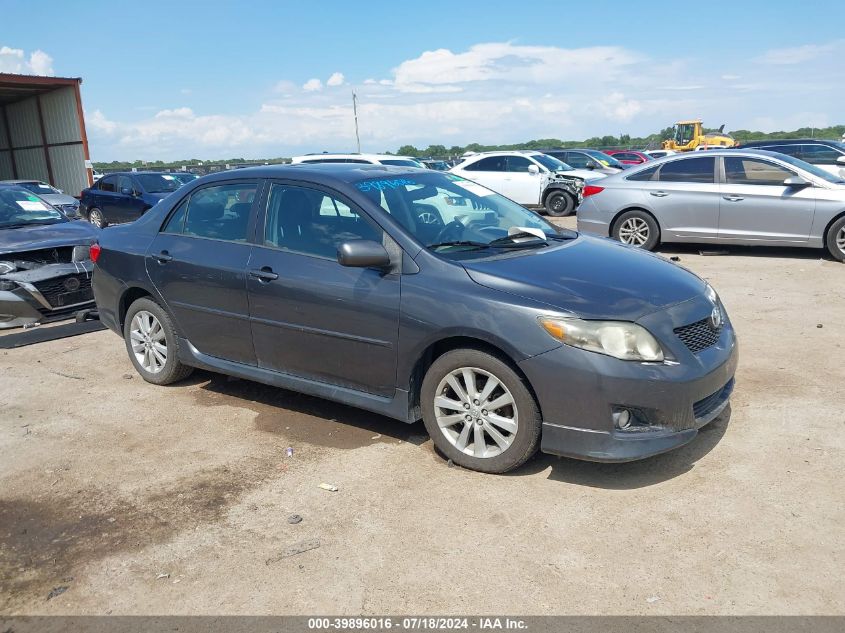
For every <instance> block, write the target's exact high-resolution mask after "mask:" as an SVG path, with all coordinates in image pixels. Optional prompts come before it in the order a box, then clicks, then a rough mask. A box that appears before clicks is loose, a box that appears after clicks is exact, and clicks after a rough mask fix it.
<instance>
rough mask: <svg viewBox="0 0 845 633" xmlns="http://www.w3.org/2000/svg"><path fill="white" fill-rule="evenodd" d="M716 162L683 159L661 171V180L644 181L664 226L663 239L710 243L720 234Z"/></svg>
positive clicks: (651, 204) (647, 199)
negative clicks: (709, 241)
mask: <svg viewBox="0 0 845 633" xmlns="http://www.w3.org/2000/svg"><path fill="white" fill-rule="evenodd" d="M715 165H716V161H715V159H714V158H713V157H712V156H711V157H695V158H683V159H680V160H675V161H672V162H669V163H665V164H664V165H662V166H661V167H660V168H659V171H658V173H657V178H658V180H656V181H651V180H649V181H645V182H643V187H642V190H643V193H644V196H645V203H644V204H647V205H648V206H649V207H650V208H651V209H652V210H653V211H654V213H655V216H656V217H657V220H658V222H659V223H660V231H661V239H663V240H665V241H672V240H679V241H684V242H690V241H693V242H694V241H708V240H713V239H716V236H717V234H718V231H719V194H720V190H719V185H717V184H716V182H715Z"/></svg>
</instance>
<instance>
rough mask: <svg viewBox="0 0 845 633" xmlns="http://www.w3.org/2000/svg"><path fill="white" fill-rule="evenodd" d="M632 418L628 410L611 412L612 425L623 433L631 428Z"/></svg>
mask: <svg viewBox="0 0 845 633" xmlns="http://www.w3.org/2000/svg"><path fill="white" fill-rule="evenodd" d="M633 418H634V416H632V415H631V412H630V411H628V409H620V410H619V411H614V412H613V425H614V426H615V427H616V428H617V429H619V430H620V431H624V430H625V429H627V428H629V427H630V426H631V421H632V420H633Z"/></svg>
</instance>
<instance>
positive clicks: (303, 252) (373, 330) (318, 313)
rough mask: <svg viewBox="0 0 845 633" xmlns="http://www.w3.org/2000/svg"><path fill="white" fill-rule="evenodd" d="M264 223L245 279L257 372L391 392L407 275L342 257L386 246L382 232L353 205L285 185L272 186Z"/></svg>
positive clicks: (336, 198)
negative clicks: (341, 252) (349, 250)
mask: <svg viewBox="0 0 845 633" xmlns="http://www.w3.org/2000/svg"><path fill="white" fill-rule="evenodd" d="M326 200H328V201H329V202H330V204H326ZM334 208H336V209H337V212H336V213H335V214H334V215H332V214H331V213H330V211H331V210H332V209H334ZM327 210H328V211H327ZM265 225H266V228H265V231H264V245H263V246H257V247H256V248H255V249H254V251H253V254H252V257H251V259H250V263H249V269H250V271H254V272H253V274H252V276H250V277H249V279H248V288H249V303H250V315H251V320H252V333H253V340H254V342H255V350H256V353H257V360H258V365H259V366H260V367H265V368H268V369H274V370H277V371H282V372H285V373H290V374H293V375H296V376H300V377H303V378H309V379H313V380H319V381H322V382H328V383H331V384H336V385H338V386H342V387H349V388H353V389H358V390H361V391H366V392H369V393H375V394H379V395H385V396H390V395H392V394H393V392H394V390H395V385H396V354H397V343H398V332H399V289H400V285H401V283H400V282H401V276H400V275H399V274H394V273H390V274H386V273H385V272H384V271H380V270H374V269H367V268H347V267H344V266H341V265H340V264H338V263H337V259H336V249H337V244H338V243H339V242H343V241H347V240H352V239H374V240H378V241H381V240H382V232H381V230H380V229H378V228H376V227H375V226H374V225H372V224H370V222H369V220H367V219H366V218H365V217H364V216H363V214H362V212H361V211H360V210H359V209H356V208H354V206H353V205H352V204H351V203H349V201H348V200H343V199H341V198H339V197H335V196H330V195H328V193H327V192H324V191H319V190H317V189H306V188H302V187H296V186H289V185H284V184H281V183H276V184H273V185H272V187H271V189H270V193H269V195H268V197H267V213H266V220H265Z"/></svg>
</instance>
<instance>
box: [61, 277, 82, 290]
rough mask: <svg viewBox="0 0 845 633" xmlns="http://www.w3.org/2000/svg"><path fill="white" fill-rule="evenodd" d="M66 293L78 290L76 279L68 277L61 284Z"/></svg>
mask: <svg viewBox="0 0 845 633" xmlns="http://www.w3.org/2000/svg"><path fill="white" fill-rule="evenodd" d="M62 285H63V286H64V287H65V290H67V291H68V292H74V291H75V290H79V280H78V279H77V278H76V277H68V278H67V279H65V280H64V283H63V284H62Z"/></svg>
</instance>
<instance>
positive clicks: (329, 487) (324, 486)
mask: <svg viewBox="0 0 845 633" xmlns="http://www.w3.org/2000/svg"><path fill="white" fill-rule="evenodd" d="M318 487H319V488H322V489H323V490H328V491H329V492H337V486H335V485H333V484H320V485H319V486H318Z"/></svg>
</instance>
